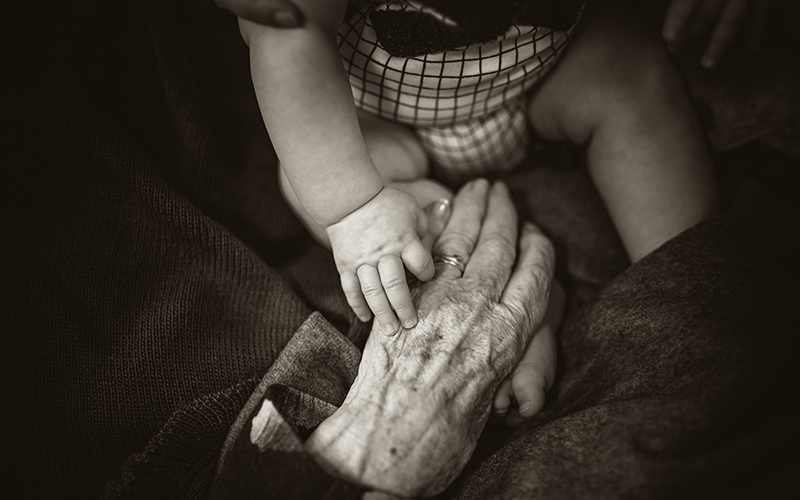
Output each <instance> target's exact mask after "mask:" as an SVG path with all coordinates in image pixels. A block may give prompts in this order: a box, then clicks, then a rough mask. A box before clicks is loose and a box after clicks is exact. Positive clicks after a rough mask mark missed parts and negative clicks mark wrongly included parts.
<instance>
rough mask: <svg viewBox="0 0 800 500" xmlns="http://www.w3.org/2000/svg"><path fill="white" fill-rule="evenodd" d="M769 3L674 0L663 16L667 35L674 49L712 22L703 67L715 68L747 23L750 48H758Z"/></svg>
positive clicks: (756, 1)
mask: <svg viewBox="0 0 800 500" xmlns="http://www.w3.org/2000/svg"><path fill="white" fill-rule="evenodd" d="M768 4H769V0H671V1H670V4H669V8H668V9H667V17H666V19H665V20H664V28H663V35H664V39H665V40H666V41H667V42H668V43H669V49H670V51H672V52H675V51H676V50H678V49H679V48H680V47H681V46H682V45H684V44H685V43H686V42H688V41H691V40H692V39H694V38H696V37H697V36H699V35H701V34H702V33H704V32H705V31H706V30H708V29H709V28H710V27H711V26H712V25H713V26H714V31H713V32H712V34H711V39H710V40H709V42H708V45H707V46H706V49H705V52H704V53H703V57H702V59H701V64H702V65H703V67H704V68H706V69H712V68H714V67H716V66H717V64H718V63H719V59H720V58H721V57H722V55H723V54H724V53H725V51H726V50H727V48H728V45H730V43H731V42H732V41H733V39H734V37H735V36H736V35H737V34H738V33H739V31H740V28H741V27H742V25H743V24H745V23H747V32H746V33H745V36H746V44H747V48H748V49H749V50H751V51H756V50H757V49H758V44H759V41H760V38H761V31H762V29H763V27H764V21H765V20H766V10H767V5H768Z"/></svg>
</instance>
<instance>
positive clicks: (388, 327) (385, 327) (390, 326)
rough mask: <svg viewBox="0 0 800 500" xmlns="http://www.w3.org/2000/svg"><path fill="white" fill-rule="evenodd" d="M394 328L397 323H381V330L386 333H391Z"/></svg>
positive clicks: (395, 328)
mask: <svg viewBox="0 0 800 500" xmlns="http://www.w3.org/2000/svg"><path fill="white" fill-rule="evenodd" d="M395 330H397V325H393V324H391V323H387V324H385V325H383V331H384V333H386V335H393V334H394V332H395Z"/></svg>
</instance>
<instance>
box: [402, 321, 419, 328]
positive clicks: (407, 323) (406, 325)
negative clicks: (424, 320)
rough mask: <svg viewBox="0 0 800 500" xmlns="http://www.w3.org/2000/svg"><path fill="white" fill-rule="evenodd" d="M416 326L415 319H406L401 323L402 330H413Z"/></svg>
mask: <svg viewBox="0 0 800 500" xmlns="http://www.w3.org/2000/svg"><path fill="white" fill-rule="evenodd" d="M416 324H417V320H416V319H407V320H405V321H403V328H414V326H415V325H416Z"/></svg>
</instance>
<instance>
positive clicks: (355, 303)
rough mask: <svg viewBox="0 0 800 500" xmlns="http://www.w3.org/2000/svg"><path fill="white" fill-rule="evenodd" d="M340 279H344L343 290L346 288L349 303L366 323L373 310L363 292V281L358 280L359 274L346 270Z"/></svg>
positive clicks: (345, 293) (345, 292)
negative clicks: (370, 308)
mask: <svg viewBox="0 0 800 500" xmlns="http://www.w3.org/2000/svg"><path fill="white" fill-rule="evenodd" d="M340 279H341V280H342V290H344V296H345V298H346V299H347V304H348V305H349V306H350V307H351V308H352V309H353V312H354V313H356V316H358V319H360V320H361V321H363V322H365V323H366V322H367V321H369V320H370V319H371V318H372V311H370V310H369V306H368V305H367V301H366V300H365V299H364V294H363V293H361V283H360V282H359V281H358V276H356V274H355V273H351V272H344V273H342V275H341V276H340Z"/></svg>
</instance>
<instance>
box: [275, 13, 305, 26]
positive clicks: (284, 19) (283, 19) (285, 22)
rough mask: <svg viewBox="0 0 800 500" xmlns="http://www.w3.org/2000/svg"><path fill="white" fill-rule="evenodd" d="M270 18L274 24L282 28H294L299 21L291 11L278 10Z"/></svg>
mask: <svg viewBox="0 0 800 500" xmlns="http://www.w3.org/2000/svg"><path fill="white" fill-rule="evenodd" d="M272 20H273V21H275V24H277V25H278V26H281V27H283V28H296V27H297V26H298V25H299V24H300V23H298V22H297V16H295V15H294V14H293V13H291V12H287V11H279V12H276V13H274V14H273V15H272Z"/></svg>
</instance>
